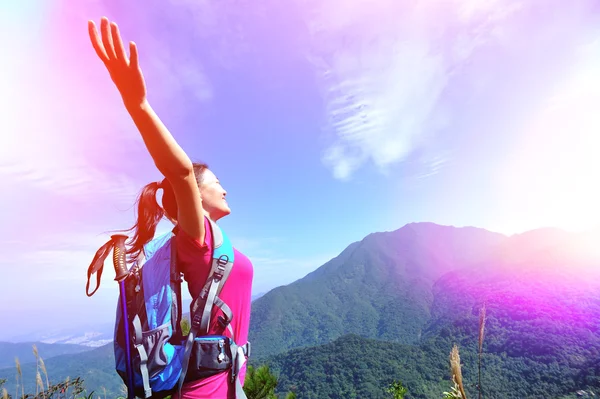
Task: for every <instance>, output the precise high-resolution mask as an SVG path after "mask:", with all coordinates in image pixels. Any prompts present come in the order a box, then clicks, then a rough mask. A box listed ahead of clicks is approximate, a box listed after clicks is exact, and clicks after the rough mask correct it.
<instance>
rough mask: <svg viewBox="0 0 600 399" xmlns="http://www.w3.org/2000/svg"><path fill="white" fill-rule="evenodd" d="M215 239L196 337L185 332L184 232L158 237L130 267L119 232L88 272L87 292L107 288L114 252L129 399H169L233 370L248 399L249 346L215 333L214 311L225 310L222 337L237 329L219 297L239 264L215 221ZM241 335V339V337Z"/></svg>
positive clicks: (240, 393) (119, 342) (119, 338)
mask: <svg viewBox="0 0 600 399" xmlns="http://www.w3.org/2000/svg"><path fill="white" fill-rule="evenodd" d="M209 222H210V227H211V231H212V237H213V254H212V266H211V270H210V272H209V275H208V276H209V277H208V279H207V281H206V283H205V285H204V288H203V289H202V290H201V292H200V295H199V296H198V297H197V298H194V299H193V301H192V305H191V310H190V332H189V334H188V335H187V336H184V335H183V333H182V330H181V317H182V316H181V282H182V280H183V278H182V273H181V271H180V270H179V269H178V267H177V257H176V254H177V251H176V248H175V243H176V240H174V238H175V235H176V234H177V227H176V228H175V229H174V230H173V232H169V233H167V234H163V235H161V236H159V237H155V238H154V239H153V240H152V241H150V242H148V243H147V244H146V245H145V246H144V250H143V253H142V254H141V255H140V256H139V257H138V259H137V260H136V261H135V262H133V266H132V267H131V268H129V269H128V268H127V262H126V259H125V250H126V248H125V240H126V239H127V237H126V236H123V235H114V236H112V237H111V239H110V240H109V241H108V242H107V243H106V244H104V245H103V246H102V247H101V248H100V249H99V250H98V251H97V252H96V255H95V256H94V259H93V260H92V263H91V264H90V266H89V268H88V273H87V274H88V281H87V286H86V294H87V295H88V296H92V295H93V294H94V293H95V292H96V290H98V288H99V286H100V277H101V275H102V270H103V266H104V261H105V259H106V257H107V256H108V254H109V253H110V251H111V249H112V250H113V262H114V266H115V271H116V274H117V276H116V278H115V280H116V281H118V282H119V287H120V293H119V306H118V307H117V317H116V322H115V340H114V354H115V366H116V370H117V373H118V374H119V375H120V376H121V378H122V379H123V381H124V382H125V383H126V384H127V388H128V398H134V397H141V398H150V397H152V398H162V397H165V396H167V395H170V394H172V393H174V392H176V391H178V390H181V387H182V385H183V383H184V382H188V381H194V380H198V379H201V378H206V377H209V376H212V375H215V374H218V373H221V372H227V371H229V372H230V373H231V378H230V380H229V381H230V383H231V384H232V385H234V386H235V391H236V398H239V399H246V395H245V394H244V390H243V389H242V385H241V381H240V380H239V378H238V377H239V370H240V368H241V366H242V365H243V361H244V356H246V357H248V356H250V344H249V343H247V344H246V345H244V346H238V345H237V344H236V343H235V340H234V339H232V338H229V337H227V336H225V335H208V331H209V324H210V320H211V313H212V311H213V308H214V307H215V306H216V307H217V308H219V309H221V311H222V312H223V315H222V316H219V318H218V322H219V325H220V326H221V327H222V330H223V331H222V334H223V333H224V332H225V329H227V330H228V331H229V332H230V336H231V337H234V335H233V330H232V328H231V324H230V323H231V320H232V318H233V314H232V312H231V309H230V308H229V307H228V306H227V304H225V303H224V302H223V301H222V300H221V299H220V298H219V294H220V292H221V290H222V288H223V285H224V284H225V282H226V281H227V277H228V276H229V273H230V272H231V269H232V267H233V261H234V256H233V247H232V245H231V242H230V241H229V239H228V238H227V236H226V235H225V234H224V233H223V232H222V231H221V229H220V228H219V226H217V225H216V224H215V223H214V222H213V221H211V220H210V219H209ZM94 273H96V280H97V281H96V288H95V289H94V291H92V292H91V293H90V292H89V286H90V278H91V276H92V275H93V274H94ZM234 338H235V337H234Z"/></svg>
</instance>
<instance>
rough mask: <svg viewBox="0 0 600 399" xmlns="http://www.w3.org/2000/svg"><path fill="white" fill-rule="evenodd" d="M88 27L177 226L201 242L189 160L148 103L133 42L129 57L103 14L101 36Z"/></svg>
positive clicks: (201, 222) (113, 25)
mask: <svg viewBox="0 0 600 399" xmlns="http://www.w3.org/2000/svg"><path fill="white" fill-rule="evenodd" d="M88 28H89V34H90V39H91V41H92V45H93V46H94V49H95V50H96V54H98V57H99V58H100V59H101V60H102V62H103V63H104V65H105V66H106V69H107V70H108V72H109V74H110V77H111V79H112V81H113V82H114V84H115V85H116V86H117V89H118V90H119V93H121V97H122V98H123V103H124V104H125V107H126V108H127V111H128V112H129V115H131V118H132V119H133V121H134V123H135V125H136V126H137V128H138V130H139V131H140V134H141V135H142V139H143V140H144V143H145V144H146V148H147V149H148V152H149V153H150V155H151V156H152V159H153V160H154V164H155V165H156V167H157V168H158V170H159V171H160V172H161V173H162V174H163V175H164V176H165V177H166V178H167V179H168V180H169V182H170V183H171V186H172V187H173V191H174V193H175V198H176V199H177V206H178V212H179V214H178V215H177V220H178V223H179V227H180V228H181V229H183V230H184V231H185V232H186V233H188V234H189V235H190V236H192V237H194V238H196V239H199V240H200V241H201V242H203V241H204V211H203V209H202V199H201V197H200V190H199V188H198V185H197V183H196V178H195V176H194V170H193V167H192V161H191V160H190V158H189V157H188V156H187V154H186V153H185V152H184V151H183V149H182V148H181V147H180V146H179V144H178V143H177V141H175V138H174V137H173V135H171V133H170V132H169V130H168V129H167V127H166V126H165V125H164V124H163V123H162V121H161V120H160V118H159V117H158V115H156V113H155V112H154V110H153V109H152V107H151V106H150V104H149V103H148V99H147V97H146V84H145V82H144V75H143V74H142V70H141V68H140V66H139V62H138V52H137V47H136V45H135V43H133V42H130V43H129V53H130V57H127V54H125V49H124V46H123V42H122V40H121V35H120V33H119V28H118V27H117V24H116V23H114V22H111V23H109V21H108V19H107V18H102V20H101V22H100V31H101V36H102V39H100V37H99V35H98V31H97V30H96V25H95V24H94V22H93V21H89V23H88Z"/></svg>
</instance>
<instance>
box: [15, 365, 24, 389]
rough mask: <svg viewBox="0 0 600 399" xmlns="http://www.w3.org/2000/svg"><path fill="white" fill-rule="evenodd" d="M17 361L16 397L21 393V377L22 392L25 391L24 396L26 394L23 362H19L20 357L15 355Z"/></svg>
mask: <svg viewBox="0 0 600 399" xmlns="http://www.w3.org/2000/svg"><path fill="white" fill-rule="evenodd" d="M15 363H16V365H17V376H16V378H17V386H16V388H15V389H16V393H15V398H16V397H17V396H18V395H19V379H21V392H22V393H23V397H24V396H25V386H24V385H23V372H22V370H21V362H19V358H18V357H15Z"/></svg>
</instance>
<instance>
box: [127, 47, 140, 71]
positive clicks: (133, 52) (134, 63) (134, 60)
mask: <svg viewBox="0 0 600 399" xmlns="http://www.w3.org/2000/svg"><path fill="white" fill-rule="evenodd" d="M129 57H130V63H129V65H130V66H131V67H132V68H135V69H137V68H139V64H138V51H137V46H136V45H135V43H134V42H129Z"/></svg>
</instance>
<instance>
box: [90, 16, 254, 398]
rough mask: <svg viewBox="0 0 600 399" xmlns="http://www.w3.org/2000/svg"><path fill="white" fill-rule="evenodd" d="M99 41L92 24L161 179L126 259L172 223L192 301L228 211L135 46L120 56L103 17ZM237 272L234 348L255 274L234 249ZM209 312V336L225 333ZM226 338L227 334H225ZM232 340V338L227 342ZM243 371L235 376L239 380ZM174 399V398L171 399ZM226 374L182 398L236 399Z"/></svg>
mask: <svg viewBox="0 0 600 399" xmlns="http://www.w3.org/2000/svg"><path fill="white" fill-rule="evenodd" d="M100 32H101V35H100V36H99V35H98V31H97V30H96V26H95V24H94V22H93V21H89V34H90V39H91V41H92V45H93V46H94V49H95V50H96V54H98V57H99V58H100V59H101V60H102V62H103V63H104V65H105V66H106V69H107V70H108V72H109V74H110V77H111V79H112V81H113V82H114V84H115V85H116V86H117V89H118V90H119V93H121V97H122V98H123V103H124V104H125V108H126V109H127V111H128V112H129V114H130V115H131V117H132V119H133V121H134V122H135V125H136V126H137V128H138V130H139V132H140V134H141V135H142V138H143V140H144V143H145V145H146V147H147V149H148V152H149V153H150V155H151V156H152V159H153V160H154V163H155V165H156V167H157V168H158V170H159V171H160V172H161V173H162V174H163V175H164V177H165V179H164V180H163V181H162V182H161V183H150V184H148V185H147V186H145V187H144V189H143V190H142V193H141V194H140V198H139V199H138V218H137V221H136V224H135V226H134V227H133V228H132V230H133V231H134V236H133V238H132V246H131V248H130V249H129V251H128V252H129V256H130V257H132V258H135V257H136V256H137V255H138V254H139V253H140V251H141V250H142V248H143V246H144V244H146V243H147V242H148V241H150V240H151V239H152V238H153V235H154V232H155V230H156V225H157V224H158V222H159V221H160V220H161V219H162V217H163V216H164V215H165V212H164V210H166V216H167V217H168V218H169V219H170V220H171V221H173V222H175V223H177V225H178V229H177V235H176V240H177V241H176V242H177V259H178V264H179V266H180V268H181V270H182V271H183V273H184V276H185V279H186V281H187V283H188V289H189V291H190V294H191V295H192V297H193V298H195V297H197V296H198V294H199V292H200V290H201V289H202V286H203V285H204V282H205V281H206V279H207V277H208V273H209V271H210V265H211V251H212V248H211V247H212V237H211V230H210V225H209V222H208V220H207V218H210V219H211V220H212V221H215V222H216V221H217V220H219V219H220V218H222V217H224V216H227V215H229V214H230V213H231V210H230V209H229V206H228V205H227V202H226V201H225V196H226V194H227V192H226V191H225V190H224V189H223V187H221V184H220V182H219V180H218V179H217V177H216V176H215V175H214V174H213V172H211V171H210V170H209V169H208V167H207V166H206V165H205V164H193V163H192V162H191V161H190V159H189V157H188V156H187V155H186V153H185V152H184V151H183V149H182V148H181V147H180V146H179V144H177V142H176V141H175V139H174V138H173V136H172V135H171V133H170V132H169V131H168V129H167V128H166V126H165V125H164V124H163V123H162V122H161V120H160V119H159V118H158V116H157V115H156V113H155V112H154V111H153V110H152V107H151V106H150V104H149V103H148V99H147V97H146V85H145V82H144V77H143V74H142V70H141V68H140V66H139V64H138V52H137V47H136V45H135V43H133V42H130V43H129V53H130V58H129V57H127V55H126V54H125V49H124V47H123V42H122V40H121V35H120V33H119V28H118V27H117V25H116V24H115V23H114V22H110V23H109V21H108V19H107V18H102V20H101V23H100ZM160 188H162V190H163V201H162V202H163V206H164V210H163V209H162V208H161V207H160V206H159V205H158V203H157V202H156V193H157V191H158V189H160ZM234 259H235V260H234V266H233V269H232V271H231V274H230V275H229V279H228V280H227V283H226V284H225V286H224V287H223V290H222V292H221V294H220V297H221V299H222V300H223V301H224V302H225V303H227V304H228V305H229V307H230V308H231V310H232V312H233V315H234V317H233V320H232V322H231V326H232V329H233V333H234V336H235V341H236V343H237V344H238V345H244V344H245V343H246V342H247V340H248V328H249V324H250V301H251V299H250V298H251V285H252V275H253V269H252V264H251V262H250V260H249V259H248V258H247V257H245V256H244V255H243V254H241V253H239V252H238V251H237V250H234ZM219 313H220V312H213V317H212V320H211V327H210V330H209V334H222V333H223V332H222V328H221V327H220V325H219V323H218V321H217V318H218V316H219ZM225 334H226V335H227V332H225ZM232 338H233V337H232ZM244 376H245V365H244V366H243V368H242V370H241V371H240V379H241V381H242V382H243V381H244ZM174 397H177V396H176V395H174ZM234 397H235V389H234V387H233V386H231V384H229V373H228V372H223V373H220V374H217V375H214V376H212V377H208V378H205V379H202V380H197V381H192V382H190V383H187V384H185V385H184V386H183V389H182V391H181V398H207V399H208V398H222V399H227V398H234Z"/></svg>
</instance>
